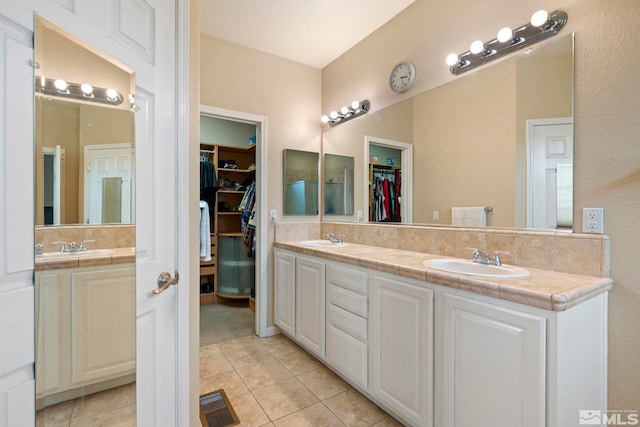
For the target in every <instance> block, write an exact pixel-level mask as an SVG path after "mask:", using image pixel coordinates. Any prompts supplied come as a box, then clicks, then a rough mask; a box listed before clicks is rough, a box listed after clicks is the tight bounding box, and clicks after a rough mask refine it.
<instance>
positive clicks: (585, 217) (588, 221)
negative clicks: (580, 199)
mask: <svg viewBox="0 0 640 427" xmlns="http://www.w3.org/2000/svg"><path fill="white" fill-rule="evenodd" d="M582 232H583V233H598V234H602V233H604V208H583V209H582Z"/></svg>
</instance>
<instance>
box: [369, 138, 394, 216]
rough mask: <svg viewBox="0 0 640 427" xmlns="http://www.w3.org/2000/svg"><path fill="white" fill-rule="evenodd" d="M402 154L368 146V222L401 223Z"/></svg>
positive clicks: (385, 148)
mask: <svg viewBox="0 0 640 427" xmlns="http://www.w3.org/2000/svg"><path fill="white" fill-rule="evenodd" d="M401 188H402V152H401V151H400V150H397V149H393V148H389V147H384V146H379V145H374V144H371V145H370V146H369V221H371V222H401V221H402V215H401V212H402V209H401V206H402V192H401Z"/></svg>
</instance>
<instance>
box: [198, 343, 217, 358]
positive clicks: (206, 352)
mask: <svg viewBox="0 0 640 427" xmlns="http://www.w3.org/2000/svg"><path fill="white" fill-rule="evenodd" d="M220 352H222V350H220V347H218V344H211V345H207V346H204V347H200V358H201V359H202V358H203V357H209V356H213V355H214V354H217V353H220Z"/></svg>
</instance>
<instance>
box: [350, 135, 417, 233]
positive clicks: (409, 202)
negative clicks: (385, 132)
mask: <svg viewBox="0 0 640 427" xmlns="http://www.w3.org/2000/svg"><path fill="white" fill-rule="evenodd" d="M370 144H373V145H378V146H380V147H387V148H393V149H396V150H400V152H401V156H402V182H401V184H400V194H402V203H401V204H400V217H401V218H402V221H400V223H401V224H411V223H413V144H409V143H407V142H402V141H394V140H392V139H385V138H378V137H376V136H369V135H365V137H364V176H363V180H362V182H363V183H364V185H363V188H364V205H363V208H364V209H368V206H369V190H368V189H369V185H370V183H369V145H370ZM367 215H368V214H367ZM367 218H368V216H367Z"/></svg>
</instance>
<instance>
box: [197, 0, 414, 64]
mask: <svg viewBox="0 0 640 427" xmlns="http://www.w3.org/2000/svg"><path fill="white" fill-rule="evenodd" d="M414 1H415V0H202V3H201V16H200V25H201V31H202V32H203V33H206V34H209V35H212V36H215V37H218V38H221V39H224V40H227V41H231V42H234V43H237V44H240V45H243V46H247V47H251V48H254V49H257V50H261V51H263V52H267V53H270V54H273V55H277V56H280V57H283V58H286V59H290V60H292V61H296V62H300V63H303V64H307V65H310V66H312V67H315V68H320V69H321V68H324V67H325V66H326V65H327V64H329V63H330V62H331V61H333V60H334V59H336V58H338V57H339V56H340V55H342V54H343V53H344V52H346V51H347V50H349V49H350V48H351V47H353V46H354V45H355V44H357V43H358V42H359V41H361V40H362V39H364V38H365V37H367V36H368V35H369V34H371V33H372V32H374V31H375V30H377V29H378V28H380V27H381V26H382V25H383V24H384V23H385V22H387V21H388V20H390V19H391V18H393V17H394V16H395V15H397V14H398V13H399V12H401V11H402V10H403V9H405V8H406V7H407V6H409V5H410V4H411V3H413V2H414Z"/></svg>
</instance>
